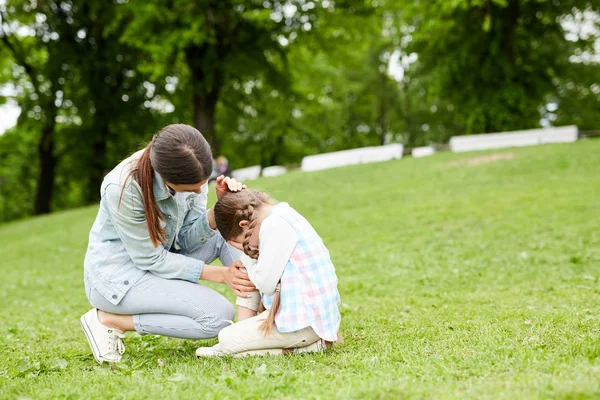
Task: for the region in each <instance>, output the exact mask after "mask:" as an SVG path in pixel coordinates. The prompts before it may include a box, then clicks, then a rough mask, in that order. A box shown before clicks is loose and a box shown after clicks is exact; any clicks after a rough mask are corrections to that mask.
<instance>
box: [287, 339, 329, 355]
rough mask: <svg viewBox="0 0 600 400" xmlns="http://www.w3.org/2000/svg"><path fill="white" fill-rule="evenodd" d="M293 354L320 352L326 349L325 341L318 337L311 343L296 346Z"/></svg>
mask: <svg viewBox="0 0 600 400" xmlns="http://www.w3.org/2000/svg"><path fill="white" fill-rule="evenodd" d="M293 350H294V354H297V353H320V352H323V351H325V350H327V343H326V342H325V341H324V340H323V339H319V340H317V341H316V342H314V343H313V344H309V345H308V346H306V347H296V348H295V349H293Z"/></svg>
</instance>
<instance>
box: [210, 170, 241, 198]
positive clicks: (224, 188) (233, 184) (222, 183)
mask: <svg viewBox="0 0 600 400" xmlns="http://www.w3.org/2000/svg"><path fill="white" fill-rule="evenodd" d="M244 189H246V185H244V184H242V182H238V181H236V180H235V179H234V178H229V177H226V176H224V175H221V176H219V177H218V178H217V181H216V185H215V191H216V192H217V199H220V198H221V197H223V195H224V194H226V193H228V192H239V191H241V190H244Z"/></svg>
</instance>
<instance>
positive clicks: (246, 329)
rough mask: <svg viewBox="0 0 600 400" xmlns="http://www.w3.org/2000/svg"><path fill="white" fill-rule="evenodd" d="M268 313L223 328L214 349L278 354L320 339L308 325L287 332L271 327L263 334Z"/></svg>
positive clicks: (233, 352) (234, 353)
mask: <svg viewBox="0 0 600 400" xmlns="http://www.w3.org/2000/svg"><path fill="white" fill-rule="evenodd" d="M268 314H269V312H268V311H265V312H263V313H261V314H259V315H257V316H256V317H252V318H249V319H246V320H243V321H240V322H238V323H236V324H233V325H231V326H229V327H227V328H225V329H223V330H222V331H221V332H220V333H219V344H218V345H216V346H214V350H215V351H217V352H218V353H220V354H221V355H223V354H231V355H236V354H243V353H254V354H261V353H262V351H267V352H268V353H273V354H280V353H281V352H282V350H284V349H295V348H299V347H306V346H310V345H312V344H313V343H315V342H317V341H319V340H320V338H319V336H318V335H317V334H316V333H315V332H314V331H313V330H312V328H310V327H309V328H304V329H301V330H299V331H296V332H289V333H281V332H279V331H278V330H277V329H276V328H273V330H272V331H271V333H270V334H269V335H268V336H265V334H264V332H263V331H262V330H260V325H261V324H262V321H264V320H265V319H266V318H267V315H268ZM269 350H272V351H269ZM273 351H274V352H273ZM283 353H285V352H283ZM197 354H198V355H205V354H202V351H201V350H200V349H199V351H198V352H197Z"/></svg>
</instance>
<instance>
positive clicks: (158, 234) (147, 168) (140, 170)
mask: <svg viewBox="0 0 600 400" xmlns="http://www.w3.org/2000/svg"><path fill="white" fill-rule="evenodd" d="M151 150H152V141H151V142H150V143H148V146H146V149H145V150H144V153H143V154H142V156H141V157H140V158H139V160H138V164H137V168H136V169H135V170H134V173H133V175H134V178H135V180H136V181H137V182H138V183H139V185H140V187H141V188H142V200H143V201H144V212H145V214H146V222H147V224H148V233H149V234H150V240H152V244H153V245H154V247H158V246H159V245H161V244H163V243H165V236H166V234H167V232H166V231H165V229H164V228H163V227H162V226H161V224H160V222H161V221H164V220H165V218H164V217H163V216H162V214H161V213H160V211H158V208H157V207H156V200H155V199H154V168H152V163H151V162H150V152H151Z"/></svg>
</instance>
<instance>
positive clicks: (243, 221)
mask: <svg viewBox="0 0 600 400" xmlns="http://www.w3.org/2000/svg"><path fill="white" fill-rule="evenodd" d="M248 225H250V223H249V222H248V221H247V220H245V219H243V220H241V221H240V228H242V229H246V228H248Z"/></svg>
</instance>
